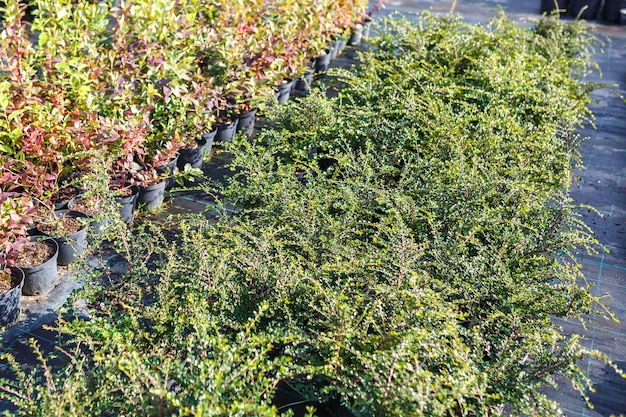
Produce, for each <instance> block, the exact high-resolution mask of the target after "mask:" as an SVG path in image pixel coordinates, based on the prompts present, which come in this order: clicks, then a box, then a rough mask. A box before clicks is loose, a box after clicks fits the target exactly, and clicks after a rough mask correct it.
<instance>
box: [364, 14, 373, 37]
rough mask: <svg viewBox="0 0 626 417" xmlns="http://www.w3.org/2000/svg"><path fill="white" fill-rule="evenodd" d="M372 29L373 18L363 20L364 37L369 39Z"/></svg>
mask: <svg viewBox="0 0 626 417" xmlns="http://www.w3.org/2000/svg"><path fill="white" fill-rule="evenodd" d="M371 30H372V19H371V18H369V17H366V18H365V19H364V20H363V39H367V38H369V37H370V32H371Z"/></svg>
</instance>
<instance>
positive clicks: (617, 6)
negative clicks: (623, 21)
mask: <svg viewBox="0 0 626 417" xmlns="http://www.w3.org/2000/svg"><path fill="white" fill-rule="evenodd" d="M624 7H626V1H624V0H604V10H603V11H602V18H603V19H604V20H606V21H607V22H612V23H617V22H619V21H620V10H621V9H622V8H624Z"/></svg>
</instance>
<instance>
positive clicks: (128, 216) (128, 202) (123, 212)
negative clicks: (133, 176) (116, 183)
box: [115, 186, 139, 226]
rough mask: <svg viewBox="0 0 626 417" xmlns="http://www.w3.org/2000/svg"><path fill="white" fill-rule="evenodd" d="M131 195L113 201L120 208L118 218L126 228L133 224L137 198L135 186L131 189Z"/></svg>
mask: <svg viewBox="0 0 626 417" xmlns="http://www.w3.org/2000/svg"><path fill="white" fill-rule="evenodd" d="M131 190H132V194H131V195H129V196H127V197H119V198H116V199H115V202H116V203H117V204H118V205H119V206H120V207H119V210H120V216H122V221H123V222H124V223H126V224H127V225H128V226H130V224H131V223H132V222H133V217H134V216H135V209H136V208H137V198H138V197H139V188H138V187H136V186H132V187H131Z"/></svg>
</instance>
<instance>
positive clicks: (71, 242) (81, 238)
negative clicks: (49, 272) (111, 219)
mask: <svg viewBox="0 0 626 417" xmlns="http://www.w3.org/2000/svg"><path fill="white" fill-rule="evenodd" d="M54 214H55V216H56V217H57V218H64V217H66V218H72V219H76V218H83V219H88V218H89V216H87V215H86V214H84V213H81V212H79V211H73V210H60V211H57V212H55V213H54ZM41 233H42V234H43V235H44V236H48V237H50V238H51V239H52V240H54V241H55V242H56V243H57V245H58V246H59V255H58V256H57V265H61V266H67V265H69V264H71V263H72V262H75V261H76V260H77V259H78V257H79V256H80V255H82V254H83V252H84V250H85V246H86V245H87V224H86V223H85V224H84V225H83V227H81V229H80V230H78V231H77V232H74V233H70V234H69V235H67V236H54V235H51V234H49V233H47V232H44V231H41Z"/></svg>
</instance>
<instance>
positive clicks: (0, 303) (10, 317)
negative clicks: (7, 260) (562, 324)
mask: <svg viewBox="0 0 626 417" xmlns="http://www.w3.org/2000/svg"><path fill="white" fill-rule="evenodd" d="M11 286H12V288H11V289H10V290H9V291H6V292H3V293H0V326H8V325H9V324H11V323H13V322H14V321H15V320H17V317H18V316H19V315H20V308H21V304H22V287H23V286H24V271H22V269H21V268H17V267H11Z"/></svg>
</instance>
